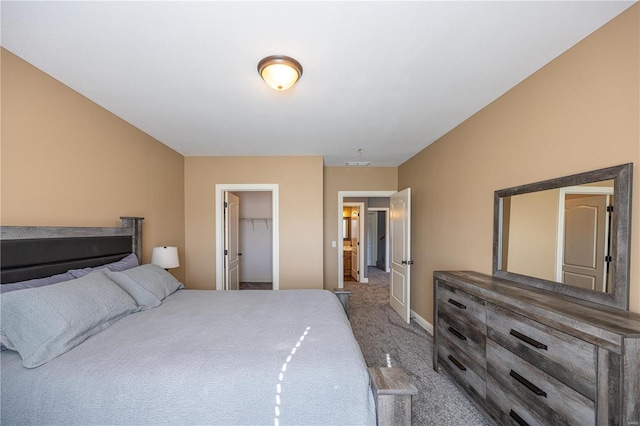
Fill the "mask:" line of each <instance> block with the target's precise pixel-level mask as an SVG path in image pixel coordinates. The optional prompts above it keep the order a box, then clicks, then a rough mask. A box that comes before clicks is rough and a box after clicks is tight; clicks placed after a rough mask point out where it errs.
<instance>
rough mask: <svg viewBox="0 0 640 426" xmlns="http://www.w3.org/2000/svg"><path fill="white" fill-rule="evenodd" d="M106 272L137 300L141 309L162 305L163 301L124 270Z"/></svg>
mask: <svg viewBox="0 0 640 426" xmlns="http://www.w3.org/2000/svg"><path fill="white" fill-rule="evenodd" d="M105 274H106V275H107V277H109V278H110V279H111V281H113V282H114V283H116V284H118V285H119V286H120V287H121V288H122V289H123V290H124V291H126V292H127V294H129V296H131V298H132V299H133V300H135V302H136V304H137V305H138V310H139V311H146V310H147V309H151V308H155V307H157V306H160V304H161V303H162V302H161V301H160V299H158V298H157V297H156V296H155V294H153V293H152V292H150V291H149V290H147V289H146V288H144V287H143V286H141V285H140V284H138V283H137V282H135V281H134V280H133V279H132V278H131V277H129V276H128V275H125V274H123V273H122V272H111V271H109V270H105Z"/></svg>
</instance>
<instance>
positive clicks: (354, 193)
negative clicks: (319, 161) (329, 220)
mask: <svg viewBox="0 0 640 426" xmlns="http://www.w3.org/2000/svg"><path fill="white" fill-rule="evenodd" d="M396 192H398V191H338V238H337V241H340V242H342V209H343V208H344V198H345V197H364V198H370V197H391V195H392V194H395V193H396ZM343 247H344V244H339V245H338V250H337V252H338V271H337V272H338V285H337V288H344V275H343V274H344V262H343V261H344V258H343V256H344V249H343Z"/></svg>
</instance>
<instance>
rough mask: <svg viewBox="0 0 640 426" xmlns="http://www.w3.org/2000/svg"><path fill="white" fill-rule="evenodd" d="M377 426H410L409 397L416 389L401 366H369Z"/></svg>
mask: <svg viewBox="0 0 640 426" xmlns="http://www.w3.org/2000/svg"><path fill="white" fill-rule="evenodd" d="M369 376H370V377H371V388H372V390H373V396H374V398H375V401H376V417H377V419H378V426H410V425H411V397H412V396H413V395H417V394H418V389H416V387H415V386H414V385H413V384H411V383H410V382H409V377H408V376H407V373H406V372H405V371H404V370H403V369H402V368H392V367H372V368H369Z"/></svg>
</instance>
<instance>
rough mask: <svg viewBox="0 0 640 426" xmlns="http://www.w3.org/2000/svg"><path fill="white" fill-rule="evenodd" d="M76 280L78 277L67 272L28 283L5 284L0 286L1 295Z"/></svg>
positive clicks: (35, 279)
mask: <svg viewBox="0 0 640 426" xmlns="http://www.w3.org/2000/svg"><path fill="white" fill-rule="evenodd" d="M75 278H76V277H74V276H73V275H71V274H70V273H69V272H65V273H64V274H56V275H51V276H50V277H44V278H34V279H32V280H27V281H19V282H16V283H11V284H3V285H1V286H0V293H8V292H10V291H15V290H24V289H25V288H35V287H42V286H45V285H51V284H58V283H62V282H65V281H70V280H73V279H75Z"/></svg>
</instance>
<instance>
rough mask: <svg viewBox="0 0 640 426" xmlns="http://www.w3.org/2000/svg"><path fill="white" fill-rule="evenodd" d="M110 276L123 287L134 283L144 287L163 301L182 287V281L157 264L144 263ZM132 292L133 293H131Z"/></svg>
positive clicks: (125, 287)
mask: <svg viewBox="0 0 640 426" xmlns="http://www.w3.org/2000/svg"><path fill="white" fill-rule="evenodd" d="M109 278H111V279H112V280H113V281H115V282H116V283H118V285H120V286H121V287H122V288H124V289H128V288H131V287H133V286H134V285H138V286H140V287H142V288H143V289H144V290H146V291H147V292H149V293H151V294H153V295H154V296H155V297H156V298H157V299H158V300H160V301H162V300H164V299H165V298H166V297H167V296H169V295H170V294H172V293H174V292H175V291H176V290H178V289H180V288H184V286H183V285H182V283H181V282H180V281H178V280H177V279H175V278H174V277H173V275H171V274H170V273H169V272H167V271H165V270H164V269H162V268H161V267H159V266H157V265H151V264H149V265H142V266H138V267H136V268H132V269H128V270H126V271H122V272H111V273H109ZM130 294H131V293H130Z"/></svg>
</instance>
